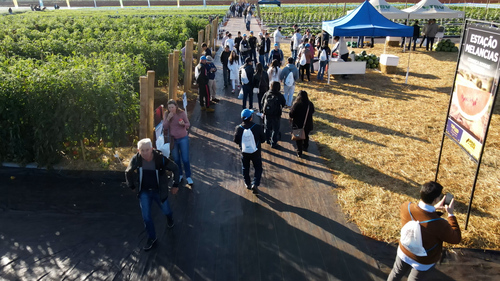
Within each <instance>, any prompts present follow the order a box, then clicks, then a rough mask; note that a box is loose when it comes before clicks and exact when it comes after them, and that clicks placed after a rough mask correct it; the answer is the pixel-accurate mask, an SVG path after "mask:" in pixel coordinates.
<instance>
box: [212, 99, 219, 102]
mask: <svg viewBox="0 0 500 281" xmlns="http://www.w3.org/2000/svg"><path fill="white" fill-rule="evenodd" d="M212 101H213V102H220V100H219V99H216V98H213V99H212Z"/></svg>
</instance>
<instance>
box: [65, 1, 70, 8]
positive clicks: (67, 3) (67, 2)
mask: <svg viewBox="0 0 500 281" xmlns="http://www.w3.org/2000/svg"><path fill="white" fill-rule="evenodd" d="M66 5H68V8H71V6H70V5H69V0H66Z"/></svg>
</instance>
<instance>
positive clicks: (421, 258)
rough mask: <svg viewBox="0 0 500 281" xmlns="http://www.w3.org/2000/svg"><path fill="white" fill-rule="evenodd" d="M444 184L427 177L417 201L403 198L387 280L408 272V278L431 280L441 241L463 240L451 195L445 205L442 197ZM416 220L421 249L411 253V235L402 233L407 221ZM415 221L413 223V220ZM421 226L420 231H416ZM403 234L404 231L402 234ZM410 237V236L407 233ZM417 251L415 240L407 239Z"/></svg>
mask: <svg viewBox="0 0 500 281" xmlns="http://www.w3.org/2000/svg"><path fill="white" fill-rule="evenodd" d="M442 191H443V186H442V185H441V184H439V183H437V182H434V181H430V182H427V183H425V184H423V185H422V187H421V188H420V202H419V203H418V204H415V203H411V202H405V203H403V204H402V205H401V207H400V213H401V225H403V228H402V230H401V239H400V242H399V247H398V252H397V256H396V261H395V262H394V266H393V268H392V270H391V273H390V275H389V277H388V278H387V280H388V281H395V280H401V278H402V277H403V276H406V275H407V274H408V272H409V273H410V275H409V276H408V280H409V281H410V280H411V281H414V280H431V279H432V280H433V278H432V271H433V270H434V266H435V264H436V262H438V261H439V260H441V253H442V252H443V242H447V243H450V244H458V243H460V241H461V240H462V234H461V231H460V226H459V225H458V221H457V219H456V217H455V215H454V214H453V211H454V209H455V201H454V199H452V200H451V201H450V203H449V205H445V197H444V196H443V197H442ZM441 211H446V212H447V213H448V217H447V219H443V218H441V215H442V213H441ZM415 221H416V222H418V223H416V225H417V226H419V227H420V228H419V229H417V231H416V232H417V233H418V232H420V235H421V236H420V237H417V238H420V239H419V241H420V245H421V247H420V248H422V247H423V249H422V251H423V252H421V253H417V254H418V255H417V254H415V253H413V252H412V251H410V250H409V249H408V248H409V246H405V245H409V243H408V242H412V241H411V239H410V241H408V240H409V239H406V238H407V237H408V235H407V233H405V231H404V230H405V229H407V224H409V223H412V222H415ZM414 224H415V223H414ZM418 230H420V231H418ZM405 234H406V235H405ZM410 237H413V236H410ZM410 244H411V245H412V246H413V247H412V248H413V251H414V252H416V250H418V249H415V247H414V245H413V244H414V243H410Z"/></svg>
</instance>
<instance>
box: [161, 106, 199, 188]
mask: <svg viewBox="0 0 500 281" xmlns="http://www.w3.org/2000/svg"><path fill="white" fill-rule="evenodd" d="M189 126H190V124H189V120H188V118H187V114H186V112H185V111H184V110H182V109H180V108H179V106H178V105H177V102H176V101H175V100H169V101H168V103H167V111H165V114H164V115H163V128H164V129H168V131H169V134H170V139H171V140H172V139H173V147H171V149H172V158H173V159H174V162H175V163H176V164H177V166H178V167H179V174H180V178H179V182H180V181H181V180H182V176H183V172H182V171H183V169H182V168H183V166H184V172H185V175H186V181H187V183H188V184H189V185H192V184H193V180H192V179H191V165H190V163H189V138H188V129H189ZM170 145H171V146H172V143H170ZM181 164H182V165H181Z"/></svg>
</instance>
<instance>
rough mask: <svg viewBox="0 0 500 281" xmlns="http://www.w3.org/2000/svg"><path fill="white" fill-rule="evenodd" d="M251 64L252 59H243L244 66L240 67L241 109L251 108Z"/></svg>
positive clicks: (252, 71)
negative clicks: (241, 86)
mask: <svg viewBox="0 0 500 281" xmlns="http://www.w3.org/2000/svg"><path fill="white" fill-rule="evenodd" d="M253 73H254V70H253V62H252V58H250V57H248V58H246V59H245V64H244V65H243V66H242V67H240V83H241V85H243V105H242V107H243V108H247V99H248V108H250V109H252V108H253Z"/></svg>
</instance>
